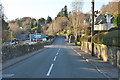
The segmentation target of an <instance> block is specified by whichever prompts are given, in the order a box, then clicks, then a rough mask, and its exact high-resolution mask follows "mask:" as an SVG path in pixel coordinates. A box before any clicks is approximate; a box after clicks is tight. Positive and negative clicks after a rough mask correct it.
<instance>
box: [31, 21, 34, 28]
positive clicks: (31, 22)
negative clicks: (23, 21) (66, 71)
mask: <svg viewBox="0 0 120 80" xmlns="http://www.w3.org/2000/svg"><path fill="white" fill-rule="evenodd" d="M33 27H34V25H33V21H32V20H31V23H30V28H33Z"/></svg>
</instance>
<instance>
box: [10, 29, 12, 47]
mask: <svg viewBox="0 0 120 80" xmlns="http://www.w3.org/2000/svg"><path fill="white" fill-rule="evenodd" d="M10 32H11V45H12V30H10Z"/></svg>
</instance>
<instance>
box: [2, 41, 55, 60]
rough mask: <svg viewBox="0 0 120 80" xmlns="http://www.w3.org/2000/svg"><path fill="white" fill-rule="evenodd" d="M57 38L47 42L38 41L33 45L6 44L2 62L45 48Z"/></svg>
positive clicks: (3, 49) (3, 48)
mask: <svg viewBox="0 0 120 80" xmlns="http://www.w3.org/2000/svg"><path fill="white" fill-rule="evenodd" d="M54 40H55V39H53V40H52V41H50V42H46V43H37V44H32V45H19V44H18V45H13V46H6V47H2V62H5V61H7V60H10V59H13V58H16V57H19V56H22V55H25V54H29V53H30V52H33V51H36V50H39V49H42V48H44V45H50V44H52V43H53V42H54Z"/></svg>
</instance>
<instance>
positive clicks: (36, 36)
mask: <svg viewBox="0 0 120 80" xmlns="http://www.w3.org/2000/svg"><path fill="white" fill-rule="evenodd" d="M35 32H36V42H37V30H36V31H35Z"/></svg>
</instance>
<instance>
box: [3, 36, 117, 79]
mask: <svg viewBox="0 0 120 80" xmlns="http://www.w3.org/2000/svg"><path fill="white" fill-rule="evenodd" d="M45 48H46V49H45V50H42V51H40V52H39V51H38V52H37V54H35V55H32V56H31V57H29V58H26V59H22V60H21V61H19V62H17V63H15V64H13V65H11V66H9V67H6V68H5V69H4V70H3V73H2V74H3V75H2V76H3V78H76V79H77V78H102V79H104V78H107V79H110V80H112V78H118V69H117V68H116V67H114V66H112V65H110V64H109V63H106V62H103V61H102V60H99V59H97V58H96V57H92V56H91V55H90V54H87V53H85V52H83V51H81V50H80V49H79V48H78V46H73V45H72V44H69V43H67V42H66V41H65V37H64V36H58V37H57V38H56V40H55V42H54V43H53V44H52V45H47V46H45ZM22 58H23V57H22ZM16 60H17V59H14V60H13V61H12V60H11V62H14V61H16ZM7 64H10V61H8V62H6V63H4V64H3V67H4V66H5V65H7Z"/></svg>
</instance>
